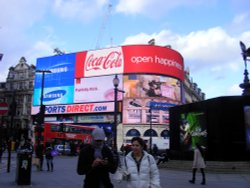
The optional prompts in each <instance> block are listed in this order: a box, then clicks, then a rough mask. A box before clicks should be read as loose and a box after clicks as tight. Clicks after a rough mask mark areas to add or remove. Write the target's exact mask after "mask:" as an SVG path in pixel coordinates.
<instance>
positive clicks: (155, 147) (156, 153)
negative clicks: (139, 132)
mask: <svg viewBox="0 0 250 188" xmlns="http://www.w3.org/2000/svg"><path fill="white" fill-rule="evenodd" d="M158 154H159V149H158V146H157V145H156V144H154V145H153V156H154V157H156V156H158Z"/></svg>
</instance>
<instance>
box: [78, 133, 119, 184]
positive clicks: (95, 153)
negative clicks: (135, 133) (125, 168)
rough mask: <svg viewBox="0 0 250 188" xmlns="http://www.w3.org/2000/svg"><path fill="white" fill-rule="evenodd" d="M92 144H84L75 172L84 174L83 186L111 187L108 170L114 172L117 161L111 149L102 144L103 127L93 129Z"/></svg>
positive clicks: (103, 138)
mask: <svg viewBox="0 0 250 188" xmlns="http://www.w3.org/2000/svg"><path fill="white" fill-rule="evenodd" d="M92 134H93V144H91V145H87V146H85V147H84V148H83V149H82V150H81V151H80V154H79V158H78V164H77V173H78V174H79V175H85V180H84V186H83V187H84V188H100V187H105V188H113V184H112V183H111V180H110V177H109V172H110V173H115V171H116V169H117V162H116V161H115V159H114V155H113V153H112V151H111V150H110V149H109V148H108V147H107V146H106V145H104V140H105V133H104V131H103V129H101V128H96V129H95V130H94V131H93V133H92Z"/></svg>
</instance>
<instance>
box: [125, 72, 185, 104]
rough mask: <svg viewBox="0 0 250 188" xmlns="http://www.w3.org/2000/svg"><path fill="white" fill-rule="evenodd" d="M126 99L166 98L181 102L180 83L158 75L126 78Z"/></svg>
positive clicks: (129, 76)
mask: <svg viewBox="0 0 250 188" xmlns="http://www.w3.org/2000/svg"><path fill="white" fill-rule="evenodd" d="M124 90H125V92H126V95H125V97H127V98H129V97H131V98H134V97H140V98H146V97H147V98H148V97H156V98H165V100H171V101H176V102H180V101H181V94H180V93H181V88H180V82H179V81H178V80H177V79H175V78H171V77H167V76H157V75H135V74H132V75H126V76H124Z"/></svg>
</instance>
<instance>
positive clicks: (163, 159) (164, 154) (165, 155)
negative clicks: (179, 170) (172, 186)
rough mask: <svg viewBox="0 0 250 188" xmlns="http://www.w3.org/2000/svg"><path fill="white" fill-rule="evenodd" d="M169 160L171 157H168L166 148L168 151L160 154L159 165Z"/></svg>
mask: <svg viewBox="0 0 250 188" xmlns="http://www.w3.org/2000/svg"><path fill="white" fill-rule="evenodd" d="M168 160H169V158H168V149H166V152H164V153H162V154H161V155H160V156H158V161H157V165H159V164H160V163H165V162H168Z"/></svg>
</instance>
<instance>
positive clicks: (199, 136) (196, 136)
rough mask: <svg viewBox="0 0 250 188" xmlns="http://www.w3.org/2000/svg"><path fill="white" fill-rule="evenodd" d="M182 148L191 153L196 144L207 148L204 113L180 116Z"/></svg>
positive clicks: (190, 113)
mask: <svg viewBox="0 0 250 188" xmlns="http://www.w3.org/2000/svg"><path fill="white" fill-rule="evenodd" d="M179 122H180V146H181V148H182V149H183V150H184V151H185V150H189V151H191V150H192V149H193V148H195V145H196V144H200V145H202V146H204V147H206V146H207V127H206V121H205V114H204V112H201V111H199V112H187V113H182V114H180V121H179Z"/></svg>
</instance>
